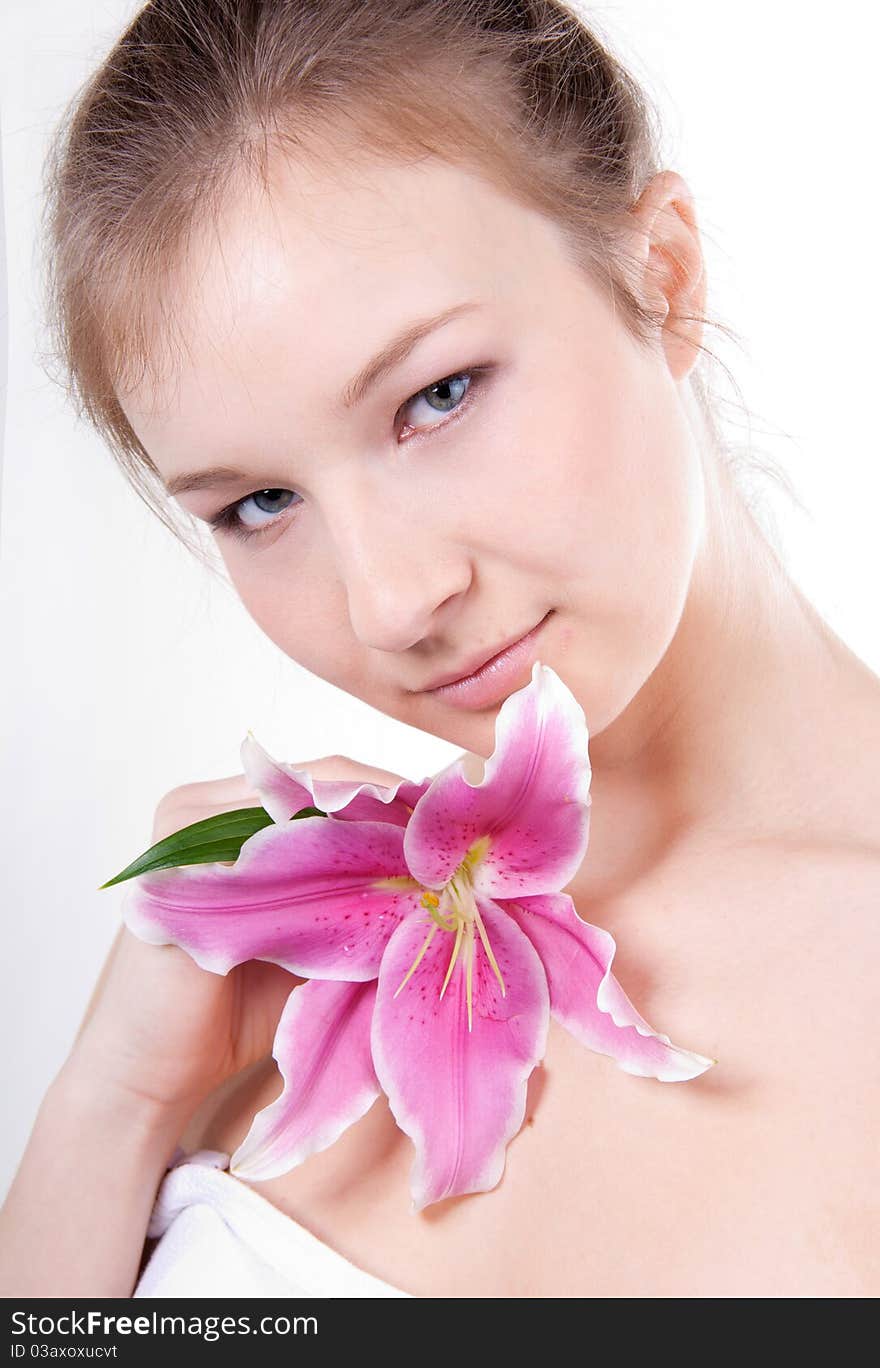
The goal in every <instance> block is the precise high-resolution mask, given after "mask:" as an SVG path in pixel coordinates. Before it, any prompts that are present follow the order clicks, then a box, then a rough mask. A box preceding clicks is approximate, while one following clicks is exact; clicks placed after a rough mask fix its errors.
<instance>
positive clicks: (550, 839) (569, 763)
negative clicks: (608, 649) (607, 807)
mask: <svg viewBox="0 0 880 1368" xmlns="http://www.w3.org/2000/svg"><path fill="white" fill-rule="evenodd" d="M465 763H466V762H465V759H464V758H460V759H458V760H455V761H453V763H452V764H451V765H449V766H447V768H446V769H445V770H442V771H441V772H440V773H439V774H438V775H436V777H435V778H434V780H433V782H432V783H431V785H430V787H429V788H428V789H427V791H426V792H425V793H424V794H423V796H422V797H421V798H420V799H419V801H418V803H417V804H416V807H415V810H414V812H413V814H412V817H411V819H410V822H409V825H408V826H407V828H406V835H405V837H404V851H405V854H406V862H407V864H408V866H409V868H410V869H411V870H412V872H413V874H414V875H415V877H416V878H417V879H418V880H419V882H420V883H422V884H426V885H427V886H429V887H432V888H439V887H440V886H441V884H444V883H446V882H447V881H448V880H449V879H450V878H451V877H452V875H453V874H454V872H455V870H456V869H457V868H458V866H459V865H460V864H461V862H462V860H463V859H464V857H465V855H466V854H467V852H468V850H469V848H470V847H471V845H473V843H474V842H475V841H478V840H479V839H480V838H481V837H483V836H488V837H489V844H488V849H487V852H486V854H485V855H484V856H483V857H482V858H481V859H480V861H479V863H477V864H476V866H475V870H474V874H473V880H474V887H475V888H476V890H477V891H478V892H479V893H482V894H485V895H486V896H487V897H491V898H499V897H517V896H521V895H523V894H532V893H546V892H550V891H552V892H555V891H556V889H558V888H563V887H564V886H565V884H567V883H568V882H569V881H570V880H571V879H572V878H573V877H574V875H575V873H576V872H577V870H578V868H579V866H580V864H581V861H582V860H583V858H584V854H585V853H586V849H587V841H588V832H589V804H590V795H589V787H590V777H591V771H590V762H589V758H588V735H587V724H586V719H585V717H584V712H583V709H582V708H581V706H580V704H579V703H578V702H577V700H576V699H575V697H574V695H573V694H572V693H571V692H570V690H569V689H567V688H566V686H565V685H564V684H563V682H562V680H561V679H560V678H559V676H558V675H557V674H556V672H555V671H554V670H552V669H551V668H550V667H549V665H542V664H541V663H540V661H536V662H535V664H534V666H533V668H532V680H531V683H530V684H528V685H527V686H526V687H525V688H523V689H518V690H516V692H515V693H512V694H511V695H510V696H509V697H508V698H506V699H505V700H504V702H503V703H502V705H501V708H500V710H499V713H498V717H497V718H496V721H495V749H494V751H493V753H492V755H491V756H490V757H489V759H488V760H487V761H486V763H485V768H484V773H483V777H482V779H481V780H480V782H479V783H478V784H471V783H470V782H469V781H468V780H467V778H466V777H465Z"/></svg>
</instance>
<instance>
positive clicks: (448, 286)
mask: <svg viewBox="0 0 880 1368" xmlns="http://www.w3.org/2000/svg"><path fill="white" fill-rule="evenodd" d="M554 264H555V268H556V269H564V268H565V266H567V259H566V258H565V256H564V247H563V244H562V237H561V232H560V230H559V229H558V227H557V225H555V224H554V223H552V222H551V221H550V220H549V219H547V218H546V217H545V216H543V215H540V214H539V213H537V212H536V211H533V210H531V209H529V208H528V207H526V206H524V205H522V204H520V203H518V202H517V201H515V200H514V199H512V198H511V197H510V196H508V195H506V194H504V193H503V192H502V191H501V190H499V189H498V188H497V187H496V186H495V185H494V184H493V183H492V182H491V181H490V180H489V179H487V178H486V177H485V176H483V175H481V174H480V173H479V172H478V171H475V170H470V169H466V168H464V167H460V166H455V165H453V164H450V163H447V162H444V161H441V160H439V159H437V158H435V157H425V158H422V159H420V160H418V161H414V162H412V163H404V162H401V163H391V162H381V163H380V162H378V161H376V162H372V161H370V160H363V159H360V160H355V159H352V160H350V161H349V162H341V161H339V160H334V161H333V162H332V163H331V164H328V165H327V166H326V167H321V166H319V165H316V164H314V163H312V162H308V163H306V162H300V161H293V160H291V159H290V158H289V157H288V158H282V157H278V159H277V161H276V163H275V164H274V166H273V170H272V178H271V180H270V182H269V185H268V189H267V190H266V189H264V188H263V187H262V186H258V185H257V184H255V183H253V182H248V183H244V182H243V183H242V184H241V186H240V187H239V188H238V189H236V191H235V192H233V193H231V194H230V195H229V196H228V197H227V199H226V202H225V203H224V205H223V207H222V210H221V211H220V212H218V213H217V214H216V215H214V216H211V217H210V219H209V221H207V222H205V223H204V224H201V225H200V226H199V227H198V229H197V231H196V232H195V233H194V235H193V237H192V238H191V241H190V244H189V249H188V254H187V258H186V265H185V269H184V270H183V271H182V272H181V273H180V279H179V281H178V282H177V288H176V290H175V292H174V295H173V300H172V305H173V318H172V322H173V325H174V334H175V338H176V339H177V345H176V346H175V348H174V352H173V359H172V361H171V364H170V365H169V366H167V367H166V368H165V369H164V371H162V372H161V374H160V376H159V377H153V376H151V377H150V378H146V379H144V380H143V381H142V382H141V384H140V385H139V387H138V388H137V389H136V390H131V391H127V392H124V393H121V394H120V402H121V403H122V405H123V408H124V409H125V411H126V413H127V414H128V416H129V418H130V420H131V422H132V424H133V426H134V427H135V430H136V431H137V432H138V433H139V435H140V436H141V437H142V440H144V441H145V444H146V445H147V448H148V449H153V451H154V453H155V454H157V455H161V453H162V449H163V448H164V447H165V445H166V438H167V436H168V435H169V433H171V434H173V437H174V440H175V443H176V444H179V445H181V446H182V447H183V448H190V447H191V446H193V445H195V446H197V447H199V448H201V447H202V446H203V445H204V444H205V443H206V442H209V443H210V442H213V441H214V434H213V432H212V431H211V415H213V416H214V421H215V422H220V423H221V424H222V422H223V414H224V410H225V411H226V412H227V414H228V408H229V404H230V401H231V399H232V397H233V396H235V397H236V399H238V400H241V399H242V398H244V399H245V401H246V402H248V403H249V404H250V405H251V408H252V410H253V411H256V412H260V411H261V408H262V407H263V406H264V405H265V404H266V403H267V402H268V401H269V398H270V396H271V402H272V404H273V406H274V405H276V404H277V399H278V395H279V393H280V392H282V391H283V392H284V393H286V394H287V395H288V396H289V398H290V401H291V403H292V404H295V402H296V400H297V399H298V398H302V399H303V400H307V401H308V403H309V405H310V406H312V407H313V406H314V405H315V403H318V404H321V405H323V404H324V403H325V402H326V404H327V405H328V406H329V405H330V404H332V402H333V400H334V398H336V397H338V392H339V390H340V388H341V387H342V386H343V385H344V383H345V382H346V381H347V379H348V378H349V377H351V376H352V375H353V374H354V373H355V372H356V371H357V370H358V369H359V368H360V367H361V366H362V365H363V364H364V362H365V360H366V359H367V358H368V357H369V356H370V355H371V354H372V353H373V352H374V351H376V350H378V348H380V347H381V346H382V345H383V344H384V343H385V342H386V341H387V340H388V339H389V338H390V337H391V336H393V335H394V334H395V332H397V331H399V330H400V329H401V328H402V327H404V326H406V325H407V323H409V322H411V321H412V320H414V319H418V318H424V317H428V316H430V315H432V314H434V313H440V312H441V311H442V310H444V309H448V308H450V307H451V306H453V305H455V304H457V303H459V302H461V301H463V300H468V299H475V298H479V299H481V300H484V301H487V303H488V305H489V306H490V307H492V306H493V305H494V306H496V307H497V308H498V309H499V310H501V311H503V310H505V309H506V310H507V311H508V321H510V322H513V318H512V315H513V314H515V313H516V311H517V310H520V311H521V312H522V315H523V317H524V318H527V317H528V315H529V311H530V310H532V309H533V308H534V307H535V305H536V303H537V301H538V299H539V298H541V297H544V296H545V292H546V288H547V284H548V281H547V271H548V270H551V271H552V269H553V268H554ZM569 269H570V268H569ZM544 303H545V304H546V298H544ZM279 387H280V389H279ZM300 417H301V415H300ZM163 473H165V472H163Z"/></svg>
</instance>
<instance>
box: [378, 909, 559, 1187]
mask: <svg viewBox="0 0 880 1368" xmlns="http://www.w3.org/2000/svg"><path fill="white" fill-rule="evenodd" d="M479 908H480V915H481V916H482V918H483V922H484V926H485V930H486V934H487V937H488V940H489V943H490V945H491V948H492V952H493V954H494V956H495V958H496V961H497V963H498V966H499V968H500V971H501V974H502V977H503V979H504V984H505V989H506V994H505V995H504V996H502V993H501V988H500V985H499V983H498V980H497V978H496V977H495V974H494V972H493V970H492V967H491V964H490V962H489V960H488V958H487V956H486V953H485V951H484V949H483V945H482V942H481V940H480V938H479V936H476V937H475V941H474V945H475V955H474V965H473V1018H472V1020H473V1027H472V1029H471V1030H468V1014H467V1002H466V986H465V984H466V974H465V964H464V959H463V953H460V954H459V957H458V960H457V961H456V966H455V968H454V970H453V972H452V975H451V977H450V979H449V983H448V986H447V988H446V992H445V994H444V996H443V998H442V999H441V997H440V989H441V986H442V984H443V980H444V978H445V976H446V972H447V967H448V965H449V961H450V957H451V953H452V948H453V943H454V935H453V934H451V933H450V932H447V931H443V930H442V929H440V928H439V927H437V926H436V925H434V924H433V923H431V922H428V924H427V925H426V924H425V921H424V920H422V919H421V918H418V917H409V918H407V919H406V921H404V922H402V923H401V924H400V925H399V926H398V927H397V930H396V931H395V932H394V934H393V935H392V937H391V939H390V941H389V942H388V948H387V950H386V952H385V955H384V957H383V959H382V968H381V970H380V972H379V985H378V991H377V994H376V1008H375V1011H374V1013H373V1029H372V1046H373V1063H374V1065H375V1067H376V1074H377V1076H378V1079H379V1082H380V1083H381V1085H382V1088H383V1089H384V1091H385V1092H386V1093H387V1095H388V1102H389V1105H390V1107H391V1110H392V1112H393V1114H394V1117H395V1119H396V1121H397V1124H398V1125H399V1126H400V1128H401V1130H403V1131H405V1132H406V1134H407V1135H408V1136H409V1137H410V1139H411V1140H412V1141H413V1143H414V1144H415V1147H416V1160H415V1163H414V1165H413V1170H412V1177H411V1190H412V1197H413V1204H414V1208H415V1210H416V1211H421V1209H422V1208H423V1207H425V1206H427V1205H428V1204H429V1203H431V1202H439V1201H441V1200H442V1199H443V1198H444V1197H454V1196H459V1195H461V1194H463V1193H466V1192H486V1191H488V1190H489V1189H490V1188H493V1187H495V1185H496V1184H497V1183H498V1182H499V1180H500V1178H501V1175H502V1173H503V1172H504V1160H505V1151H506V1148H507V1144H508V1142H509V1141H510V1140H511V1139H512V1138H513V1136H514V1135H515V1134H516V1133H517V1131H518V1130H519V1128H520V1126H521V1125H522V1120H523V1115H524V1112H525V1103H526V1084H527V1081H528V1077H529V1075H530V1073H531V1072H532V1070H533V1068H534V1067H535V1065H536V1064H537V1063H539V1061H540V1060H541V1059H542V1058H543V1055H544V1050H545V1048H546V1043H547V1028H548V1025H549V1015H550V1013H549V996H548V992H547V980H546V978H545V975H544V971H543V969H542V968H541V962H540V960H539V959H538V956H537V954H536V953H535V951H534V948H533V947H532V945H531V944H530V942H529V941H528V939H527V937H525V936H524V935H523V934H522V933H521V932H520V930H519V929H518V927H517V926H516V925H515V924H514V923H513V922H512V921H511V919H510V918H509V917H506V916H505V915H504V914H503V913H502V912H500V911H499V910H498V908H496V907H495V906H494V904H492V903H491V902H489V901H488V900H483V899H481V900H480V902H479ZM432 926H433V930H434V935H433V936H432V937H431V940H430V943H429V945H428V948H427V950H426V951H425V953H424V955H423V956H422V958H421V960H420V961H419V964H418V967H417V968H416V970H415V972H414V973H413V974H412V975H411V977H410V978H409V979H408V980H407V982H406V983H405V984H404V986H403V988H402V990H401V991H400V992H398V993H397V996H395V993H396V992H397V989H398V987H399V985H400V984H401V981H402V980H403V979H404V977H405V975H406V974H407V971H408V970H409V968H410V966H411V965H412V963H413V961H414V959H415V958H416V956H417V955H418V953H419V950H420V948H421V946H422V944H423V942H424V940H425V937H426V936H427V935H430V933H431V927H432Z"/></svg>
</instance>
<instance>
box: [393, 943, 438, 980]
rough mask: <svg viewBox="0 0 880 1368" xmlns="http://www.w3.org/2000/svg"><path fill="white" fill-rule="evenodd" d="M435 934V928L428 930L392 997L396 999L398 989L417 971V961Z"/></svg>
mask: <svg viewBox="0 0 880 1368" xmlns="http://www.w3.org/2000/svg"><path fill="white" fill-rule="evenodd" d="M436 934H437V928H436V926H432V927H431V929H430V931H429V932H428V934H427V936H426V937H425V939H424V940H423V941H422V948H421V949H420V951H419V953H418V954H417V955H416V957H415V959H414V960H413V962H412V964H411V965H410V966H409V969H408V970H407V971H406V974H405V976H404V978H403V981H402V982H401V983H400V984H399V986H398V987H397V988H396V989H395V990H394V993H393V994H392V996H393V997H397V994H398V993H399V992H400V989H401V988H402V987H403V985H404V983H406V982H407V981H408V980H409V978H410V977H411V975H412V974H414V973H415V971H416V969H417V967H418V964H419V961H420V960H421V958H422V956H423V955H424V953H425V951H426V950H427V948H428V946H429V945H430V944H431V941H432V940H433V939H434V937H435V936H436Z"/></svg>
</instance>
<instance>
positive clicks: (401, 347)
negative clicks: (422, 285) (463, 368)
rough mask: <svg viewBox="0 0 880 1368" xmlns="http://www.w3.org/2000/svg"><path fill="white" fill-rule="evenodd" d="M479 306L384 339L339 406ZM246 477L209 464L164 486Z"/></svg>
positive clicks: (190, 486)
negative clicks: (208, 467) (428, 338)
mask: <svg viewBox="0 0 880 1368" xmlns="http://www.w3.org/2000/svg"><path fill="white" fill-rule="evenodd" d="M480 307H481V301H479V300H476V299H471V300H465V301H464V302H463V303H461V304H453V305H452V306H451V307H450V308H448V309H444V310H443V312H442V313H439V314H435V315H433V316H432V317H430V318H422V319H417V320H416V322H414V323H411V324H410V325H409V326H408V327H407V328H405V329H404V331H403V332H401V333H398V335H397V336H396V337H393V338H392V339H391V341H390V342H387V343H386V344H385V346H384V347H382V349H381V351H379V352H377V353H376V355H375V356H374V357H373V358H372V359H371V360H370V361H368V362H367V364H366V365H365V366H364V367H363V369H362V370H360V371H359V372H358V374H357V375H356V376H355V377H354V379H352V380H350V381H349V382H348V384H347V385H346V386H345V388H344V389H343V391H342V394H341V397H340V399H341V404H342V407H343V408H354V407H355V405H356V404H359V403H360V401H361V400H362V399H363V398H364V396H365V395H366V393H367V391H368V390H370V389H371V388H372V387H373V385H375V384H377V383H378V382H379V381H380V380H381V379H382V378H383V377H384V376H386V375H388V374H389V372H390V371H392V370H394V369H395V368H396V367H397V366H399V365H401V364H402V362H404V361H405V360H406V358H407V357H408V356H409V354H410V352H411V351H412V350H413V349H414V348H415V347H416V346H417V345H418V343H419V342H421V341H422V339H423V338H425V337H427V336H428V335H429V334H430V333H433V332H436V331H437V330H438V329H439V328H442V327H443V326H444V324H446V323H450V322H451V321H452V319H453V318H458V317H459V316H460V315H461V314H464V313H470V312H471V310H473V309H478V308H480ZM249 478H250V477H249V476H248V474H247V472H246V471H243V470H234V469H233V468H232V467H231V466H212V467H211V468H210V469H209V470H194V471H190V472H189V473H188V474H184V475H176V476H175V477H174V479H173V480H169V482H168V484H167V485H166V486H165V489H166V492H167V493H168V494H169V495H170V496H171V497H172V498H173V497H175V496H176V495H178V494H187V493H192V491H193V490H196V489H214V488H217V487H219V486H221V485H229V484H235V483H236V482H239V483H240V482H241V481H247V480H248V479H249Z"/></svg>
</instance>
